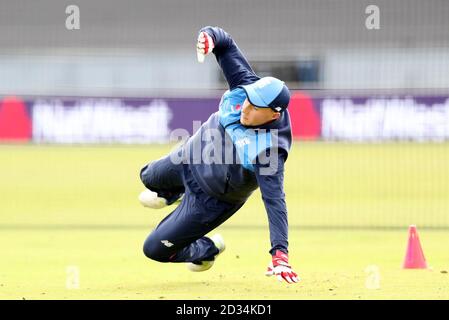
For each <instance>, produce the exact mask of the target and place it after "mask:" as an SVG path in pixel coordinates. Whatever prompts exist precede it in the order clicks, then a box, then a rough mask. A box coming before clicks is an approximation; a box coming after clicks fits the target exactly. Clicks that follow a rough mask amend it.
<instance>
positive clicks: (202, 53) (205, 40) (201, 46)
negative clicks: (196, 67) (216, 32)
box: [196, 31, 214, 63]
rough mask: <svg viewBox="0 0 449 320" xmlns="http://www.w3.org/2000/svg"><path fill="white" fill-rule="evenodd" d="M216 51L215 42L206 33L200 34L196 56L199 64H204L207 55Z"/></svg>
mask: <svg viewBox="0 0 449 320" xmlns="http://www.w3.org/2000/svg"><path fill="white" fill-rule="evenodd" d="M213 49H214V40H213V39H212V37H211V36H210V35H208V34H207V33H206V32H204V31H203V32H200V34H199V35H198V42H197V44H196V55H197V58H198V62H201V63H202V62H203V61H204V58H205V57H206V55H208V54H209V53H211V52H212V50H213Z"/></svg>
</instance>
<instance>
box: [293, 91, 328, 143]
mask: <svg viewBox="0 0 449 320" xmlns="http://www.w3.org/2000/svg"><path fill="white" fill-rule="evenodd" d="M288 111H289V113H290V117H291V121H292V134H293V138H295V139H299V140H317V139H319V138H320V135H321V120H320V113H319V110H318V108H316V107H315V104H314V101H313V99H312V98H311V97H310V96H308V95H306V94H303V93H299V92H297V93H294V94H293V95H292V97H291V100H290V105H289V106H288Z"/></svg>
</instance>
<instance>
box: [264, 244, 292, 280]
mask: <svg viewBox="0 0 449 320" xmlns="http://www.w3.org/2000/svg"><path fill="white" fill-rule="evenodd" d="M265 275H266V276H268V277H270V276H273V275H275V276H276V277H277V279H278V280H279V281H281V282H282V280H284V281H286V282H288V283H296V282H298V281H299V277H298V275H297V274H296V273H295V272H294V271H293V269H292V267H291V266H290V265H289V264H288V255H287V254H286V253H284V252H282V251H280V250H276V252H275V254H274V255H273V257H272V262H271V263H270V264H269V266H268V268H267V272H265Z"/></svg>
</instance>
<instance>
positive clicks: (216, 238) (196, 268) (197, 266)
mask: <svg viewBox="0 0 449 320" xmlns="http://www.w3.org/2000/svg"><path fill="white" fill-rule="evenodd" d="M210 239H211V240H212V241H213V242H214V244H215V246H216V247H217V249H218V253H217V254H216V255H215V259H216V258H217V257H218V256H219V255H220V254H221V253H222V252H223V251H225V249H226V244H225V241H224V239H223V237H222V236H221V235H220V234H219V233H217V234H215V235H213V236H212V237H211V238H210ZM214 262H215V260H212V261H201V263H193V262H190V263H188V264H187V268H188V269H189V270H190V271H193V272H202V271H206V270H209V269H210V268H212V266H213V265H214Z"/></svg>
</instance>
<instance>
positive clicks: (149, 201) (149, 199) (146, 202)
mask: <svg viewBox="0 0 449 320" xmlns="http://www.w3.org/2000/svg"><path fill="white" fill-rule="evenodd" d="M182 196H183V194H182V193H176V194H173V195H170V196H169V197H168V199H166V198H163V197H159V195H158V194H157V192H154V191H151V190H149V189H145V190H144V191H142V192H141V193H140V194H139V201H140V203H141V204H142V205H143V206H144V207H147V208H151V209H162V208H165V207H166V206H169V205H171V204H173V203H175V202H179V201H180V199H181V198H182Z"/></svg>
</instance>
